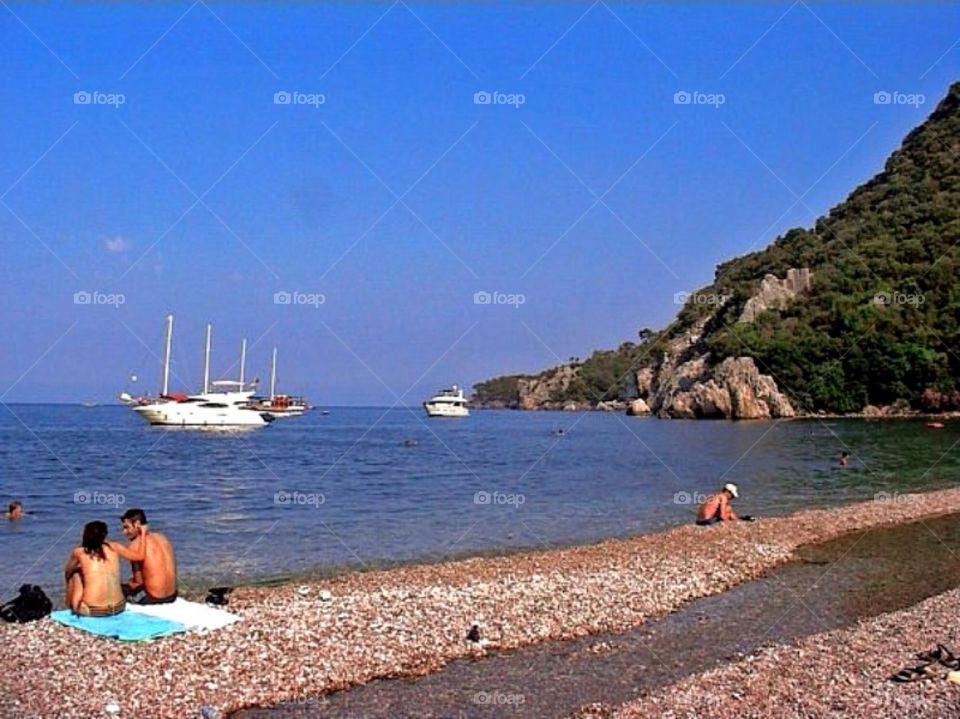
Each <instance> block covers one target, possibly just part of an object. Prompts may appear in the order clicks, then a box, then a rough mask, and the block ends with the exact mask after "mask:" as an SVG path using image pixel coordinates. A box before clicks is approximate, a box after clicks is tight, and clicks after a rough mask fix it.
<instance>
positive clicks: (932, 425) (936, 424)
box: [927, 422, 943, 429]
mask: <svg viewBox="0 0 960 719" xmlns="http://www.w3.org/2000/svg"><path fill="white" fill-rule="evenodd" d="M927 427H929V428H930V429H943V422H927Z"/></svg>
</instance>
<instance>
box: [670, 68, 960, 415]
mask: <svg viewBox="0 0 960 719" xmlns="http://www.w3.org/2000/svg"><path fill="white" fill-rule="evenodd" d="M957 138H960V84H958V85H954V86H953V87H952V88H951V91H950V94H949V95H948V96H947V97H946V98H945V99H944V100H943V102H941V103H940V105H939V107H938V108H937V110H936V111H935V112H934V114H933V115H932V116H931V118H930V119H929V120H928V121H927V122H926V123H925V124H924V125H922V126H921V127H919V128H917V129H916V130H914V131H913V132H911V133H910V135H909V136H908V137H907V139H906V140H905V141H904V144H903V147H902V148H901V149H900V150H898V151H897V152H895V153H894V154H893V155H891V157H890V159H889V160H888V161H887V164H886V167H885V169H884V171H883V172H881V173H880V174H879V175H877V176H876V177H874V178H873V179H871V180H870V181H869V182H867V183H866V184H864V185H862V186H861V187H859V188H857V189H856V190H855V191H854V192H853V193H852V194H851V195H850V196H849V197H848V198H847V200H846V201H845V202H843V203H842V204H840V205H838V206H837V207H835V208H833V210H831V212H830V214H829V215H828V216H827V217H824V218H820V219H819V220H817V222H816V224H815V225H814V228H813V229H812V230H804V229H794V230H791V231H789V232H788V233H786V234H785V235H784V236H783V237H781V238H778V239H777V241H775V242H774V243H773V244H772V245H771V246H770V247H768V248H767V249H765V250H762V251H760V252H755V253H753V254H751V255H747V256H745V257H740V258H737V259H735V260H731V261H730V262H726V263H724V264H722V265H720V266H719V267H718V268H717V276H716V281H715V282H714V287H719V286H722V287H727V288H730V289H732V290H733V292H734V294H735V295H736V296H737V298H738V300H739V301H736V302H733V303H730V305H728V306H726V307H725V308H724V310H723V311H722V312H720V313H719V314H718V317H717V318H716V320H715V321H714V331H713V332H712V333H711V334H710V336H709V337H707V338H706V345H707V347H708V349H709V350H710V351H711V353H712V359H713V361H717V362H719V361H721V360H722V359H723V358H725V357H728V356H739V355H750V356H752V357H754V359H755V360H756V361H757V364H758V366H759V367H760V369H761V371H762V372H765V373H769V374H771V375H773V376H774V378H775V379H776V380H777V382H778V384H779V385H780V388H781V389H782V390H784V391H786V392H787V393H788V394H789V395H790V397H791V399H792V400H794V401H795V402H796V403H797V404H798V405H799V406H800V407H801V408H802V409H805V410H808V411H809V410H827V411H832V412H848V411H854V410H857V409H860V408H862V407H863V406H864V405H866V404H890V403H892V402H894V401H896V400H898V399H900V400H906V401H907V402H909V403H910V404H912V405H914V406H919V404H920V398H921V395H922V394H923V392H924V390H925V389H927V388H935V389H936V390H937V391H939V392H950V391H952V390H954V389H956V388H957V378H958V377H960V358H958V357H957V356H955V355H953V354H952V352H951V351H950V348H953V347H958V349H960V345H958V344H957V340H958V339H960V333H958V320H960V302H958V300H960V293H958V289H957V286H956V284H955V281H954V267H955V266H956V265H957V264H958V262H960V249H958V247H957V244H958V243H960V172H958V170H960V161H958V159H957V157H958V149H960V148H958V147H957ZM790 267H809V268H811V269H812V270H813V273H814V284H813V289H812V291H811V292H810V293H809V294H808V295H807V296H805V297H803V298H801V299H799V300H798V301H796V302H794V303H792V304H791V306H790V307H789V308H787V309H785V310H783V311H779V312H777V311H769V312H766V313H764V315H762V316H761V317H759V318H758V319H757V321H756V322H755V323H754V324H753V325H747V324H743V323H737V321H736V320H737V317H738V316H739V312H740V311H741V310H742V306H743V302H744V301H745V300H746V297H748V296H749V295H750V293H751V292H752V291H753V290H754V289H755V288H756V286H757V284H758V281H759V279H760V278H762V277H763V275H765V274H767V273H773V274H776V275H777V276H779V277H783V276H784V275H785V273H786V270H787V269H788V268H790ZM705 291H712V289H708V290H705ZM878 294H880V295H881V296H883V297H888V298H889V299H890V302H889V303H888V304H876V303H875V301H874V298H875V297H876V296H877V295H878ZM678 319H680V318H678Z"/></svg>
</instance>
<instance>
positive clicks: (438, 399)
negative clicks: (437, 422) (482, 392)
mask: <svg viewBox="0 0 960 719" xmlns="http://www.w3.org/2000/svg"><path fill="white" fill-rule="evenodd" d="M423 408H424V409H425V410H426V412H427V416H429V417H466V416H468V415H469V414H470V411H469V410H468V409H467V400H466V398H465V397H464V396H463V390H462V389H459V388H458V387H457V385H453V386H452V387H450V388H448V389H442V390H440V391H439V392H437V394H435V395H434V396H433V397H431V398H430V399H428V400H427V401H426V402H424V403H423Z"/></svg>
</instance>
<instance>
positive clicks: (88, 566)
mask: <svg viewBox="0 0 960 719" xmlns="http://www.w3.org/2000/svg"><path fill="white" fill-rule="evenodd" d="M121 522H122V525H121V526H122V531H123V534H124V536H125V537H126V538H127V539H128V540H129V541H130V544H128V545H127V546H124V545H122V544H118V543H117V542H112V541H109V540H108V539H107V525H106V524H105V523H104V522H99V521H98V522H89V523H87V525H86V526H85V527H84V528H83V540H82V541H81V544H80V546H79V547H76V548H74V549H73V551H72V552H70V556H69V557H68V558H67V565H66V567H64V579H65V581H66V585H67V592H66V596H67V606H68V607H69V608H70V609H71V610H72V611H73V612H74V614H78V615H81V616H88V617H109V616H113V615H114V614H119V613H120V612H122V611H123V610H124V609H125V608H126V601H127V599H128V598H129V599H130V600H131V601H134V602H136V603H138V604H167V603H169V602H173V601H174V600H175V599H176V598H177V565H176V560H175V559H174V556H173V547H172V546H171V545H170V542H169V540H167V538H166V537H165V536H163V535H162V534H160V533H159V532H151V531H149V528H148V526H147V516H146V514H145V513H144V512H143V510H142V509H131V510H128V511H127V512H125V513H124V515H123V517H121ZM121 558H123V559H126V560H129V562H130V566H131V569H132V572H133V577H132V578H131V580H130V581H129V582H125V583H124V584H121V583H120V559H121Z"/></svg>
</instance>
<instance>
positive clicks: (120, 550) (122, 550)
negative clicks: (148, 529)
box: [107, 534, 147, 563]
mask: <svg viewBox="0 0 960 719" xmlns="http://www.w3.org/2000/svg"><path fill="white" fill-rule="evenodd" d="M107 544H109V545H110V548H111V549H113V551H115V552H116V553H117V554H119V555H120V556H121V557H123V558H124V559H128V560H130V562H131V563H133V562H142V561H143V560H144V559H145V558H146V556H147V540H146V538H145V537H144V536H143V534H141V535H140V536H139V537H137V538H136V539H134V540H133V541H132V542H130V545H129V546H127V547H124V546H123V545H122V544H120V543H118V542H107Z"/></svg>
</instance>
